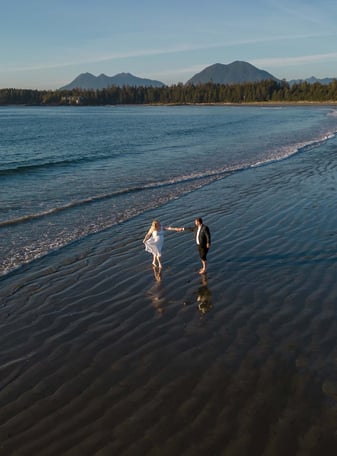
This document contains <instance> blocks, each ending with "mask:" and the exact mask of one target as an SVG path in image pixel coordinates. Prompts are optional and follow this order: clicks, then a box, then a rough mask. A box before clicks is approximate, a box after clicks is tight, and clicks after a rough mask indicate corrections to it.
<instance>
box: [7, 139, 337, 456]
mask: <svg viewBox="0 0 337 456" xmlns="http://www.w3.org/2000/svg"><path fill="white" fill-rule="evenodd" d="M336 155H337V154H336V149H335V148H334V145H333V144H328V145H327V146H325V148H324V149H321V150H320V155H319V156H318V154H317V153H316V154H315V151H312V152H311V153H306V154H302V155H299V156H297V157H293V158H292V159H291V160H287V161H284V162H282V163H276V164H274V165H270V166H267V167H262V168H259V169H252V170H249V171H245V172H242V173H239V174H237V175H232V176H230V177H228V178H226V179H224V180H222V181H219V182H217V183H215V184H212V185H210V186H208V187H205V188H204V189H202V190H198V191H196V192H194V193H192V194H190V195H188V196H187V197H184V198H182V199H180V200H177V201H175V202H173V203H170V204H168V205H166V206H164V207H162V208H160V209H159V210H156V211H153V212H151V213H147V214H145V216H142V217H138V218H137V219H135V220H133V221H131V222H129V223H126V224H124V225H120V226H118V227H116V228H114V229H110V230H108V231H105V232H104V233H101V234H98V235H94V236H91V237H90V238H88V239H86V240H83V241H82V242H78V243H76V244H74V245H72V246H71V247H69V248H66V249H63V250H62V251H60V252H59V253H55V254H53V255H50V256H49V257H46V258H44V259H42V260H40V261H37V262H35V263H34V264H32V265H31V266H30V267H25V268H23V269H21V270H20V271H17V272H16V273H15V274H12V275H11V276H9V277H7V278H5V279H2V280H1V282H0V285H1V292H0V293H1V307H0V329H1V330H0V356H1V358H0V359H1V365H0V388H1V389H0V442H1V443H0V454H1V455H5V456H7V455H71V456H73V455H81V456H82V455H118V456H119V455H128V456H129V455H130V456H131V455H132V456H133V455H137V456H138V455H146V456H153V455H161V456H162V455H167V456H173V455H174V456H175V455H177V456H180V455H183V456H195V455H215V456H222V455H225V456H227V455H238V456H241V455H249V456H253V455H256V456H261V455H280V456H281V455H282V456H284V455H303V456H308V455H321V456H322V455H324V456H326V455H335V454H337V434H336V433H337V424H336V423H337V410H336V403H337V402H336V401H337V317H336V316H337V284H336V277H337V247H336V246H337V215H336V213H337V212H336V187H337V185H336V183H337V159H335V156H336ZM198 215H201V216H203V217H204V219H205V222H206V223H207V224H208V225H209V227H210V228H211V231H212V235H213V244H212V249H211V251H210V253H209V272H208V274H207V277H200V276H199V275H198V273H197V271H198V270H199V266H200V265H199V259H198V255H197V250H196V247H195V245H194V243H193V239H192V237H191V234H190V233H169V234H167V235H166V238H165V246H164V257H163V260H164V269H163V271H162V274H158V273H154V272H155V271H153V270H152V267H151V258H150V256H149V255H148V254H147V253H145V252H144V250H143V245H142V242H141V240H142V238H143V236H144V233H145V232H146V230H147V229H148V226H149V224H150V222H151V220H152V218H154V217H159V218H160V219H161V220H162V221H163V223H165V224H169V223H172V224H173V223H176V224H177V225H185V226H186V225H189V224H193V219H194V217H195V216H198Z"/></svg>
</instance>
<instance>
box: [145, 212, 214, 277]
mask: <svg viewBox="0 0 337 456" xmlns="http://www.w3.org/2000/svg"><path fill="white" fill-rule="evenodd" d="M165 230H171V231H192V232H193V233H194V236H195V241H196V244H197V247H198V251H199V256H200V260H201V264H202V268H201V269H200V271H199V274H205V273H206V271H207V253H208V250H209V248H210V247H211V234H210V231H209V228H208V226H206V225H204V224H203V222H202V219H201V218H200V217H198V218H196V219H195V220H194V227H189V228H174V227H171V226H167V227H164V226H162V225H161V224H160V222H159V221H158V220H154V221H153V222H152V225H151V227H150V229H149V231H148V232H147V233H146V235H145V237H144V240H143V243H144V244H145V250H146V251H147V252H149V253H152V255H153V260H152V265H153V266H157V264H156V262H157V263H158V267H159V268H162V264H161V250H162V247H163V243H164V231H165Z"/></svg>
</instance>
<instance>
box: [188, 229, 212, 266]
mask: <svg viewBox="0 0 337 456" xmlns="http://www.w3.org/2000/svg"><path fill="white" fill-rule="evenodd" d="M185 229H187V230H189V231H193V233H194V238H195V242H196V243H197V246H198V251H199V255H200V258H201V259H202V260H204V261H206V257H207V252H208V250H209V247H210V245H211V233H210V231H209V228H208V226H206V225H201V228H200V233H199V243H198V239H197V235H198V229H199V227H198V226H194V227H193V228H185Z"/></svg>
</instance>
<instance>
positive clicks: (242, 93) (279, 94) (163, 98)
mask: <svg viewBox="0 0 337 456" xmlns="http://www.w3.org/2000/svg"><path fill="white" fill-rule="evenodd" d="M261 102H266V103H268V102H274V103H300V102H310V103H333V102H337V79H334V80H333V81H332V82H331V83H330V84H321V83H318V82H315V83H313V84H310V83H308V82H306V81H304V82H300V83H296V84H292V85H291V86H290V85H289V83H287V82H286V81H281V82H278V81H274V80H265V81H261V82H254V83H248V82H247V83H243V84H214V83H212V82H209V83H207V84H198V85H193V84H188V85H186V84H182V83H181V84H175V85H172V86H164V87H131V86H124V87H117V86H112V87H109V88H107V89H100V90H84V89H73V90H53V91H52V90H31V89H14V88H12V89H0V106H1V105H2V106H4V105H35V106H42V105H48V106H59V105H84V106H104V105H131V104H132V105H146V104H216V103H233V104H234V103H235V104H241V103H261Z"/></svg>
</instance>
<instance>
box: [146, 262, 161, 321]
mask: <svg viewBox="0 0 337 456" xmlns="http://www.w3.org/2000/svg"><path fill="white" fill-rule="evenodd" d="M153 275H154V278H155V282H154V284H153V286H152V287H151V289H150V290H149V291H148V295H149V296H150V297H151V301H152V305H153V307H154V308H155V310H156V311H157V312H158V313H159V314H160V315H161V314H162V313H163V312H164V306H163V305H162V301H163V299H162V297H161V296H160V295H161V288H162V283H161V282H162V270H161V269H157V268H156V267H154V268H153Z"/></svg>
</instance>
